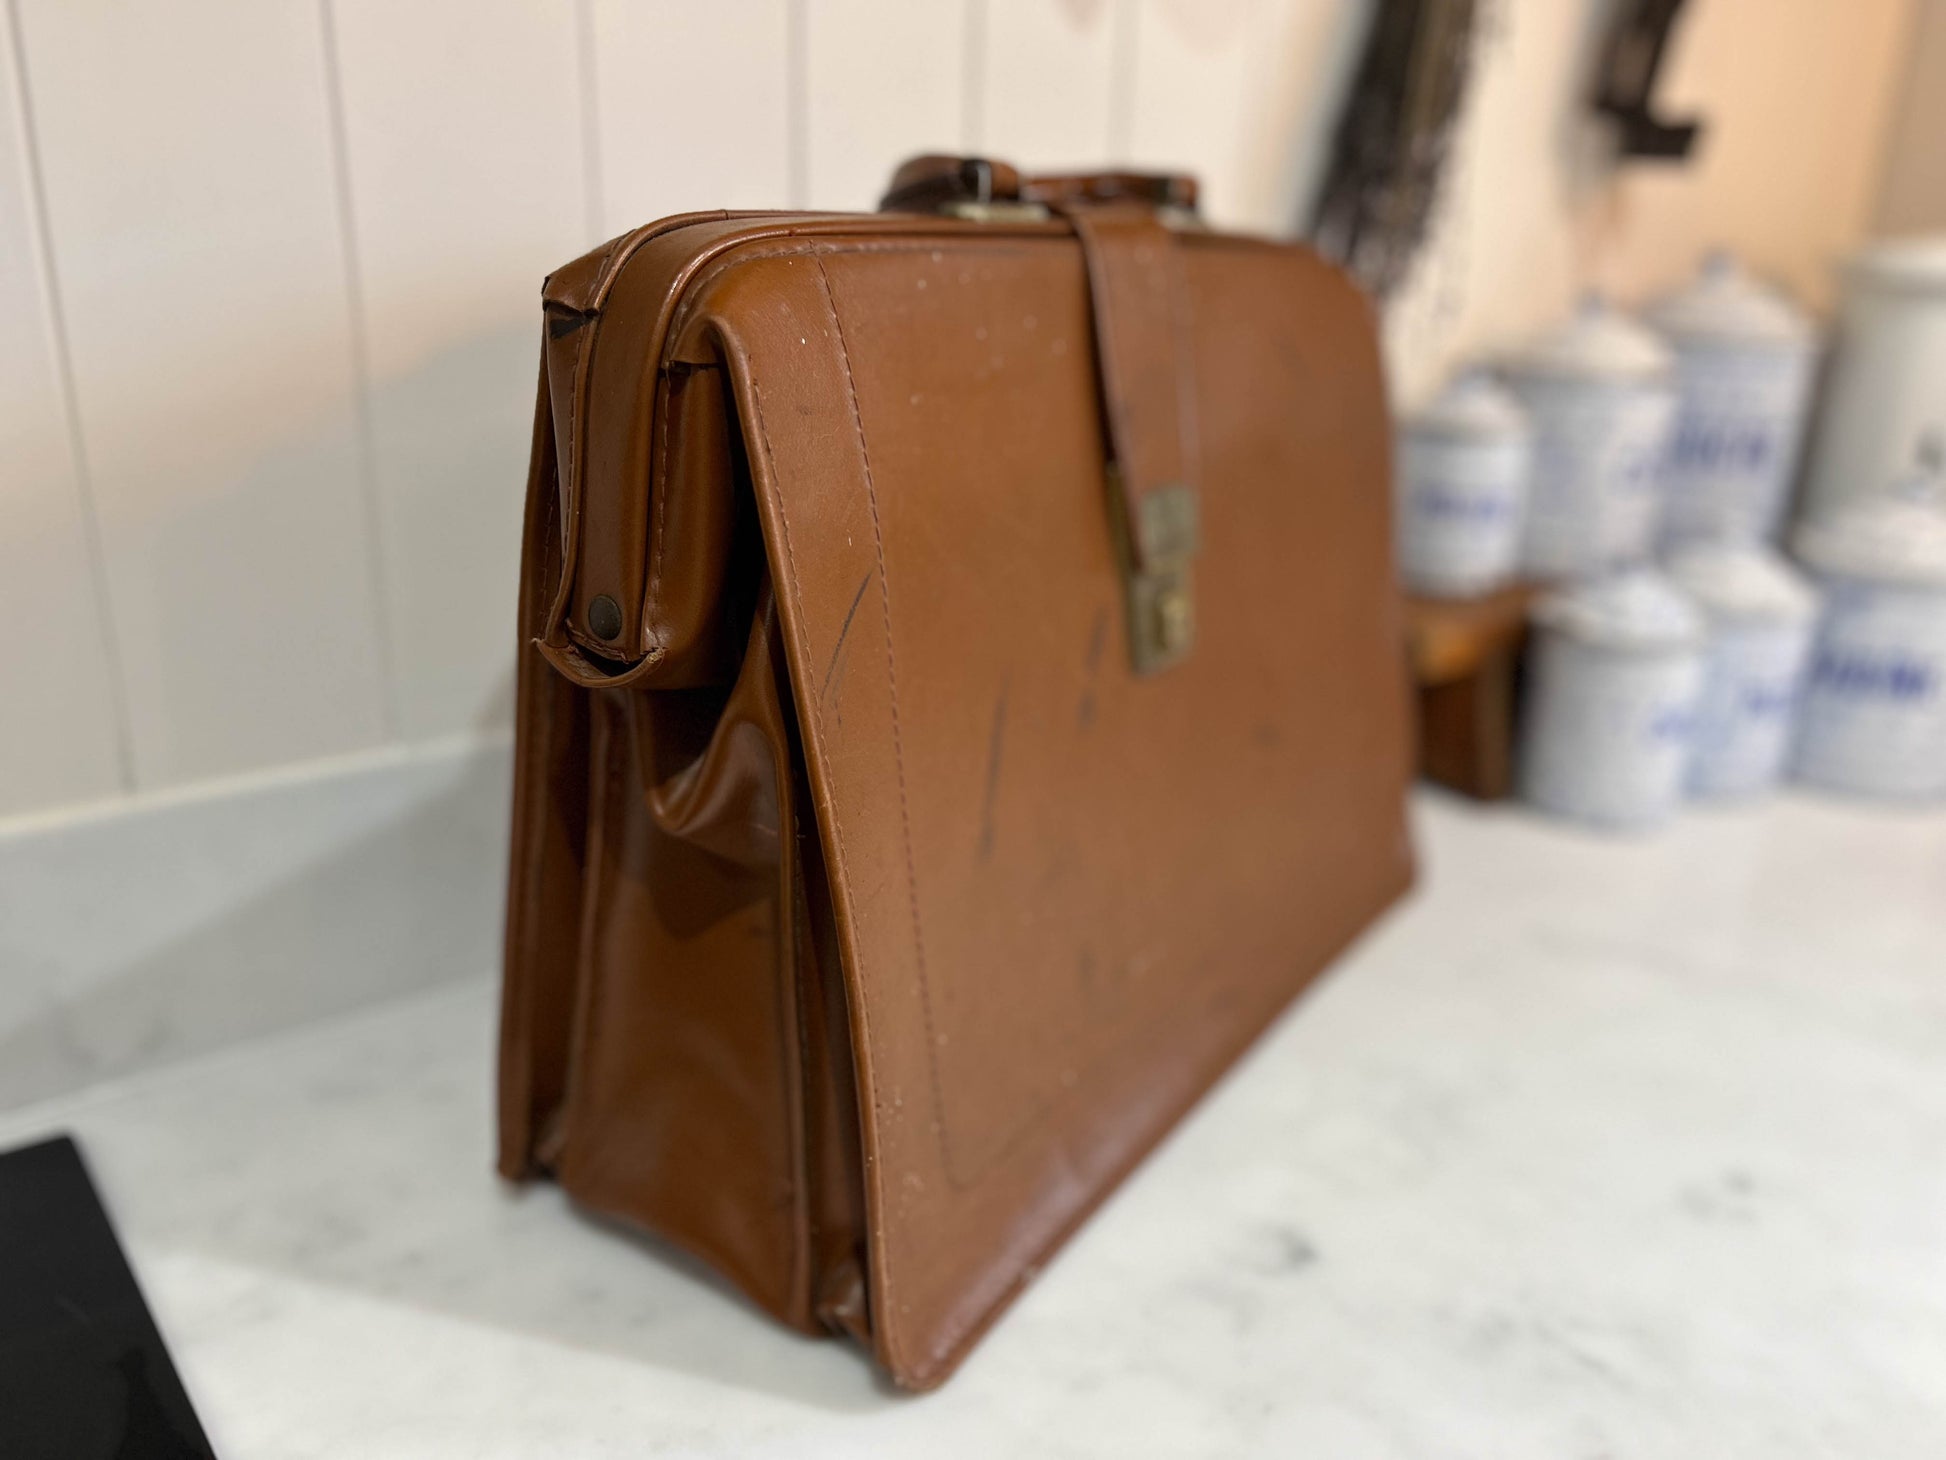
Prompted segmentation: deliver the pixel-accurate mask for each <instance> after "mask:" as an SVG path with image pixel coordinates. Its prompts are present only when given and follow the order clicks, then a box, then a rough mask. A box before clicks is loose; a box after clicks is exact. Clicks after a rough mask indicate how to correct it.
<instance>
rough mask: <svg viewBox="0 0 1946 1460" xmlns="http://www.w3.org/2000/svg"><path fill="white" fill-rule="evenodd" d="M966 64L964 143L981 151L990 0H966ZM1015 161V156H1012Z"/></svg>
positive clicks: (961, 122)
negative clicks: (988, 0)
mask: <svg viewBox="0 0 1946 1460" xmlns="http://www.w3.org/2000/svg"><path fill="white" fill-rule="evenodd" d="M965 47H966V49H965V53H964V55H963V56H962V58H961V59H962V61H963V62H964V64H965V66H966V75H965V79H964V80H963V81H962V82H961V83H960V84H961V86H962V87H963V88H964V94H963V96H962V97H961V106H962V112H961V119H960V144H961V145H962V146H963V147H964V148H965V149H966V150H967V151H968V152H971V153H974V154H978V153H980V152H981V151H983V150H984V149H985V147H986V145H987V142H986V120H987V119H986V79H987V78H986V73H987V0H966V40H965ZM1009 160H1011V159H1009Z"/></svg>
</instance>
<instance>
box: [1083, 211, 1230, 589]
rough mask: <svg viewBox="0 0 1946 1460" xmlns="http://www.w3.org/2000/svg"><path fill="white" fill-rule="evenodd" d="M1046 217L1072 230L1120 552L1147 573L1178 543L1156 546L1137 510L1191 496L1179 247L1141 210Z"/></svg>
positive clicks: (1152, 524)
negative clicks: (1122, 538) (1172, 492)
mask: <svg viewBox="0 0 1946 1460" xmlns="http://www.w3.org/2000/svg"><path fill="white" fill-rule="evenodd" d="M1056 211H1058V212H1060V213H1061V214H1062V215H1063V216H1064V217H1065V218H1066V219H1067V220H1068V222H1069V223H1070V224H1071V225H1072V226H1073V228H1074V232H1075V236H1076V237H1077V238H1078V239H1079V240H1080V241H1081V253H1082V257H1083V258H1084V259H1085V260H1086V262H1087V268H1088V289H1089V294H1090V296H1091V313H1092V314H1093V316H1094V327H1095V357H1096V359H1097V361H1098V362H1099V364H1098V368H1099V370H1100V372H1101V397H1102V412H1103V415H1104V418H1105V422H1106V426H1107V432H1108V441H1109V449H1110V453H1111V455H1112V456H1113V459H1114V464H1115V468H1116V472H1115V475H1116V477H1117V478H1118V480H1119V484H1120V491H1121V497H1122V509H1123V515H1124V521H1125V523H1126V525H1127V530H1128V543H1129V549H1130V552H1131V556H1132V557H1133V559H1134V561H1135V565H1136V566H1137V567H1139V568H1149V567H1153V566H1155V565H1156V563H1157V561H1158V560H1159V559H1163V558H1168V557H1172V556H1177V555H1180V553H1181V552H1182V551H1183V548H1184V545H1183V544H1182V543H1180V542H1175V541H1165V540H1162V539H1164V538H1166V537H1168V536H1169V531H1168V529H1167V528H1166V527H1164V528H1161V529H1158V527H1157V524H1156V516H1157V514H1155V513H1154V512H1153V511H1149V512H1145V511H1144V504H1145V503H1146V502H1148V501H1149V500H1150V499H1151V498H1153V497H1154V496H1155V494H1156V493H1158V492H1162V491H1166V490H1169V489H1172V488H1182V489H1186V490H1185V491H1184V492H1183V493H1182V494H1181V495H1183V496H1186V497H1190V498H1193V497H1194V494H1195V489H1196V482H1195V480H1194V474H1195V461H1196V403H1195V396H1194V393H1193V392H1194V387H1195V377H1194V374H1193V372H1192V369H1191V365H1192V362H1191V358H1190V344H1189V320H1188V308H1189V303H1188V290H1187V286H1186V283H1185V280H1184V278H1183V264H1182V254H1181V248H1180V245H1179V243H1178V242H1177V239H1176V235H1175V233H1174V231H1173V230H1171V229H1170V228H1168V227H1166V226H1164V225H1163V224H1162V223H1161V222H1160V221H1159V220H1158V219H1157V218H1156V215H1155V210H1154V209H1152V208H1150V207H1147V206H1146V205H1143V204H1139V203H1092V202H1091V203H1082V204H1066V205H1056ZM1189 530H1190V531H1191V532H1192V533H1193V531H1194V523H1193V522H1192V523H1190V524H1189Z"/></svg>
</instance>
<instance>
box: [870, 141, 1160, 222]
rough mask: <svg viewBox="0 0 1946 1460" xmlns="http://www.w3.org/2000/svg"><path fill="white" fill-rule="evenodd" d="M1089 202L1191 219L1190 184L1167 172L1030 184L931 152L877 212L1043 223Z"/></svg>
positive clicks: (1004, 166) (1007, 167) (1050, 178)
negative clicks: (1053, 212)
mask: <svg viewBox="0 0 1946 1460" xmlns="http://www.w3.org/2000/svg"><path fill="white" fill-rule="evenodd" d="M1089 203H1146V204H1148V205H1149V206H1151V207H1153V208H1155V209H1156V210H1157V211H1158V212H1161V213H1167V214H1174V215H1183V216H1193V215H1194V214H1195V212H1196V179H1195V178H1193V177H1190V176H1189V175H1188V174H1186V173H1168V172H1084V173H1054V174H1047V173H1043V174H1037V175H1035V176H1032V177H1028V176H1025V175H1023V174H1022V173H1021V171H1020V169H1019V168H1017V167H1015V166H1014V165H1013V164H1012V163H1010V162H999V161H996V160H994V159H993V158H990V157H953V156H950V155H947V154H943V153H932V154H929V155H927V156H924V157H914V158H912V159H911V160H910V161H908V162H905V163H903V164H901V165H900V167H899V169H898V171H897V172H895V173H893V174H892V184H891V186H890V187H889V188H887V189H886V192H885V196H884V197H883V198H881V199H880V200H879V205H878V206H879V210H880V211H881V212H888V213H951V214H954V215H956V216H959V217H971V218H981V219H996V220H997V219H1001V218H1008V217H1014V216H1021V215H1025V216H1045V214H1046V212H1047V210H1048V209H1049V208H1054V209H1058V210H1065V209H1068V208H1073V207H1076V206H1085V205H1086V204H1089Z"/></svg>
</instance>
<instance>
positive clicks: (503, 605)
mask: <svg viewBox="0 0 1946 1460" xmlns="http://www.w3.org/2000/svg"><path fill="white" fill-rule="evenodd" d="M326 14H327V17H328V19H329V21H330V23H331V39H332V42H333V53H334V56H335V61H336V80H337V85H338V97H339V105H340V110H339V114H340V116H341V117H342V127H343V146H344V174H345V178H346V193H347V198H346V211H347V214H348V219H349V232H350V236H351V239H352V241H353V257H354V260H355V263H356V274H355V279H356V304H357V327H358V336H359V340H360V343H361V356H362V358H361V369H362V373H363V380H362V382H361V383H362V386H363V388H364V392H365V409H366V411H367V412H368V418H369V429H370V433H371V436H370V451H371V461H370V468H371V471H372V473H373V477H374V484H375V487H376V501H377V504H378V523H377V526H378V535H379V545H380V551H381V555H382V560H383V565H384V572H385V585H386V595H385V603H386V608H387V612H388V617H389V620H390V627H391V653H390V654H389V655H388V656H387V660H388V668H389V671H390V674H391V676H392V681H393V696H394V701H395V703H396V705H397V709H398V724H399V732H400V734H402V735H403V736H405V737H406V738H408V739H416V738H421V737H424V736H428V735H437V734H442V733H449V732H452V731H457V730H463V729H467V728H469V727H473V726H477V725H480V724H489V723H494V722H497V721H503V720H504V719H505V718H506V715H507V707H508V705H509V704H510V703H511V700H510V696H511V694H512V682H511V680H512V668H513V661H512V657H511V652H510V643H511V633H512V625H513V613H514V589H515V582H516V575H517V571H518V567H519V561H520V521H521V506H520V504H521V500H522V496H523V494H524V492H525V489H526V484H527V439H528V431H529V429H530V426H531V422H532V419H533V409H534V386H535V370H536V366H535V359H536V356H537V352H538V350H539V341H540V324H539V301H540V288H541V280H542V279H543V278H544V277H545V276H546V275H547V272H548V270H549V269H551V268H553V267H554V266H555V265H556V264H559V263H562V262H564V261H565V260H567V259H569V258H572V257H573V256H574V255H575V254H577V253H579V252H581V251H582V249H584V248H586V247H587V246H588V244H589V243H590V242H591V241H592V240H591V238H590V236H589V235H590V232H591V230H590V229H589V227H588V192H589V188H588V182H589V180H588V178H587V177H586V176H585V158H584V153H583V139H582V130H581V106H580V94H581V76H580V65H581V61H580V46H579V36H578V17H577V15H576V13H575V8H574V5H573V0H414V3H412V4H407V5H401V4H398V3H396V0H328V9H327V11H326Z"/></svg>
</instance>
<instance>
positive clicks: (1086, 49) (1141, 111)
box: [0, 0, 1370, 817]
mask: <svg viewBox="0 0 1946 1460" xmlns="http://www.w3.org/2000/svg"><path fill="white" fill-rule="evenodd" d="M1369 3H1370V0H924V3H919V0H719V3H716V4H713V5H705V4H697V3H695V0H411V3H404V4H401V3H396V0H392V3H388V0H174V3H171V4H168V5H161V4H119V3H114V0H0V4H4V6H5V8H6V15H7V20H8V26H7V29H6V33H5V34H4V35H0V48H3V49H4V54H0V325H3V326H4V327H0V615H3V616H4V617H3V618H0V622H5V623H6V624H7V626H8V632H6V633H5V634H0V817H4V816H7V815H10V814H16V813H21V812H26V811H31V810H37V809H45V808H51V807H59V806H62V805H65V804H67V803H70V802H75V801H81V800H97V799H100V798H103V797H109V796H115V795H118V794H124V793H127V792H130V791H138V792H147V791H151V790H155V789H159V788H164V787H171V786H176V785H181V784H183V783H186V782H193V781H197V780H200V779H203V778H207V777H212V776H220V775H226V774H231V773H235V772H239V771H244V770H247V769H251V768H254V767H263V766H270V765H276V764H280V763H284V762H295V761H301V760H305V759H310V758H315V757H319V756H325V755H331V754H335V753H342V752H348V751H355V750H359V749H362V748H366V747H370V746H373V745H375V744H380V743H384V742H387V741H395V740H406V741H412V740H419V739H423V738H427V737H431V736H436V735H442V734H447V733H451V732H455V731H464V730H468V729H471V728H474V727H477V726H481V725H491V724H495V723H504V719H505V715H506V706H507V700H508V687H509V677H510V673H511V667H512V631H511V608H512V589H513V579H514V570H515V556H516V550H517V533H518V519H519V513H518V501H519V496H520V492H521V488H522V485H523V478H524V473H525V467H526V444H525V442H526V435H527V431H528V427H529V423H530V419H529V418H530V413H531V409H532V391H533V380H534V355H535V345H536V341H537V338H538V311H537V309H536V308H535V296H536V293H537V290H538V286H539V283H540V279H541V277H542V275H544V274H545V273H546V271H547V270H548V269H549V268H551V267H552V266H554V265H555V264H557V263H560V262H563V261H564V260H566V259H567V258H570V257H572V256H573V255H575V254H577V253H579V252H581V251H582V250H584V249H586V248H588V247H591V246H593V245H594V244H595V243H596V242H598V241H599V240H600V239H601V238H602V237H604V236H606V235H607V234H610V233H613V232H618V231H620V230H622V229H624V228H628V227H631V226H633V225H634V224H636V223H640V222H643V221H646V220H648V219H650V218H653V217H655V216H657V215H659V214H663V213H667V212H672V211H676V210H680V209H686V208H692V207H712V206H725V205H727V206H742V207H752V206H772V205H796V206H815V207H839V208H869V207H871V206H872V205H873V204H874V202H875V200H876V198H877V197H878V194H879V192H880V190H881V189H882V188H883V185H884V183H885V180H886V178H887V177H888V176H889V175H890V172H891V170H892V168H893V166H894V165H895V164H896V163H897V162H898V161H899V160H900V159H901V158H903V157H906V156H908V155H910V154H912V153H914V152H918V151H926V150H973V149H975V148H977V149H979V150H984V151H988V152H991V153H993V154H994V155H996V156H1002V157H1011V158H1014V159H1017V160H1018V161H1020V162H1021V163H1023V164H1024V165H1027V166H1029V167H1088V166H1100V165H1104V164H1106V163H1108V162H1111V161H1114V162H1122V163H1137V164H1169V165H1174V166H1187V167H1192V168H1196V169H1198V170H1201V171H1204V172H1206V173H1207V174H1208V175H1209V176H1210V180H1211V188H1210V197H1211V201H1212V205H1213V209H1214V212H1215V214H1216V216H1217V217H1219V218H1221V219H1223V220H1225V221H1231V222H1239V221H1240V222H1245V223H1249V224H1252V225H1255V226H1260V227H1282V226H1287V225H1288V222H1289V218H1288V216H1286V215H1287V214H1288V213H1289V212H1290V211H1291V209H1292V207H1293V204H1292V201H1291V200H1292V199H1293V198H1294V197H1295V196H1296V194H1295V193H1294V192H1293V190H1292V189H1293V185H1292V183H1291V170H1292V165H1293V164H1292V158H1293V157H1295V156H1297V155H1298V154H1297V153H1296V152H1295V151H1293V149H1292V146H1291V145H1289V144H1287V143H1286V142H1285V141H1284V140H1283V139H1281V138H1278V139H1269V140H1266V139H1265V138H1264V137H1263V136H1261V135H1259V134H1257V133H1255V132H1253V131H1252V124H1251V123H1250V122H1249V121H1248V120H1247V118H1248V117H1249V116H1250V114H1251V112H1252V109H1253V108H1254V107H1259V106H1262V107H1265V108H1269V111H1268V112H1267V113H1266V114H1267V115H1275V116H1276V117H1277V118H1278V119H1279V120H1278V121H1277V123H1276V125H1278V126H1288V125H1289V124H1290V119H1292V118H1295V117H1299V116H1301V115H1303V114H1304V107H1305V105H1306V101H1305V99H1306V98H1312V97H1314V95H1315V86H1314V81H1315V80H1316V77H1317V75H1318V68H1319V67H1320V66H1325V65H1328V64H1335V63H1331V62H1329V60H1328V58H1329V57H1330V56H1332V55H1333V54H1335V52H1333V50H1332V47H1333V45H1338V46H1339V47H1340V48H1341V49H1342V48H1343V44H1344V43H1343V42H1342V40H1341V39H1334V38H1339V37H1342V35H1343V34H1344V33H1346V31H1347V26H1348V25H1349V22H1346V21H1345V19H1344V17H1346V16H1348V15H1349V16H1355V15H1356V14H1358V13H1360V12H1361V10H1362V7H1364V6H1367V5H1369ZM1352 29H1355V27H1352ZM16 43H17V51H18V53H17V54H16ZM1321 58H1325V59H1321ZM1310 104H1311V105H1312V106H1314V107H1315V106H1316V105H1318V103H1316V102H1315V101H1314V100H1313V101H1312V102H1311V103H1310ZM42 240H45V242H46V248H45V250H43V248H42V246H41V245H42ZM22 626H28V627H27V629H26V631H23V627H22Z"/></svg>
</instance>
